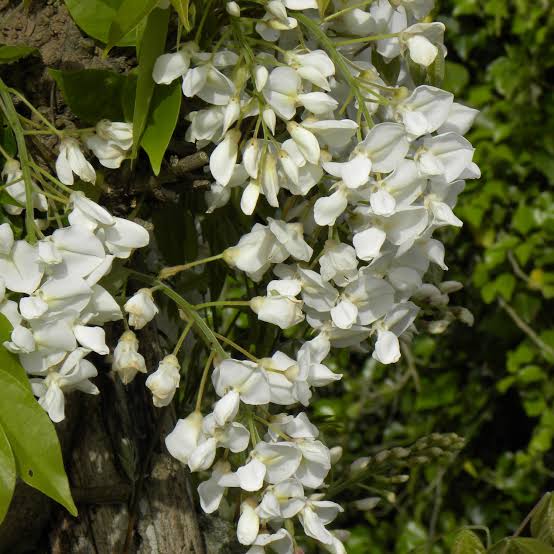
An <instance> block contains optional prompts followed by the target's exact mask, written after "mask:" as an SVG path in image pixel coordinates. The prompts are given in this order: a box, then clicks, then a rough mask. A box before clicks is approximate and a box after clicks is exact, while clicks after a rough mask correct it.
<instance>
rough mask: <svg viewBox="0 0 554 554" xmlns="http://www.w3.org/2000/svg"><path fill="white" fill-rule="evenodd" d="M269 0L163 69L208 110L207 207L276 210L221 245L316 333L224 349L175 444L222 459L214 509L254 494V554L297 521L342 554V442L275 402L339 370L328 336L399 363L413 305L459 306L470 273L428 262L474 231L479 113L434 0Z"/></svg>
mask: <svg viewBox="0 0 554 554" xmlns="http://www.w3.org/2000/svg"><path fill="white" fill-rule="evenodd" d="M261 4H263V12H262V13H260V7H259V6H256V7H254V8H253V7H252V6H251V5H250V4H249V3H245V4H244V6H243V5H239V3H237V2H228V3H227V12H228V14H229V16H230V18H229V25H228V27H225V28H224V29H222V32H221V40H220V41H218V42H217V43H216V47H215V48H214V49H213V50H212V51H203V50H202V49H201V48H200V45H199V44H197V43H195V42H187V43H185V44H182V45H181V46H180V47H179V49H178V50H177V51H176V52H173V53H168V54H165V55H163V56H161V57H160V58H159V59H158V60H157V62H156V65H155V67H154V72H153V78H154V80H155V81H156V82H157V83H162V84H168V83H171V82H173V81H174V80H175V79H178V78H180V79H182V90H183V94H184V95H185V96H186V97H189V98H197V99H199V100H201V101H203V102H204V103H205V107H203V108H202V109H199V110H197V111H193V112H191V113H190V114H189V115H188V118H189V121H190V125H189V127H188V131H187V139H188V140H189V141H191V142H193V143H196V145H197V147H198V148H206V147H209V145H210V144H213V145H214V146H215V147H214V148H213V151H212V153H211V156H210V162H209V171H210V174H211V176H212V177H213V182H212V184H211V188H210V191H209V192H208V193H207V195H206V200H207V203H208V206H209V208H208V210H209V211H214V210H217V209H218V208H219V207H221V206H223V205H225V204H227V203H228V202H232V201H234V199H235V198H236V197H237V195H238V197H239V198H240V208H241V210H242V211H243V212H244V213H245V214H247V215H250V214H253V213H254V212H255V210H256V206H257V205H258V204H259V203H260V202H266V203H267V204H268V205H269V206H270V207H272V208H274V210H275V215H274V217H268V218H267V220H266V221H265V222H258V223H255V224H254V226H253V227H252V230H251V231H250V232H249V233H247V234H246V235H244V236H243V237H242V238H241V239H240V241H239V242H238V244H237V245H236V246H234V247H232V248H229V249H227V250H226V251H225V252H224V253H223V259H224V260H225V261H226V262H227V263H228V264H229V265H230V266H231V267H234V268H236V269H237V270H240V271H242V272H245V273H246V274H247V275H248V276H249V278H250V279H252V280H253V281H255V282H260V281H261V280H262V279H264V278H266V275H267V273H268V272H270V271H271V272H273V274H274V278H273V279H271V280H269V282H268V283H267V289H266V290H267V293H266V295H265V296H258V297H255V298H252V299H250V301H249V306H250V308H251V309H252V310H253V311H254V312H255V313H256V314H257V316H258V318H259V320H260V321H264V322H267V323H271V324H274V325H277V326H278V327H280V328H281V329H289V328H291V327H293V326H295V325H298V324H302V322H305V323H306V324H307V329H308V330H311V332H312V333H313V334H314V335H315V338H313V339H311V340H309V341H307V342H306V343H305V344H304V345H303V346H302V347H301V348H300V350H299V351H298V353H297V356H296V359H292V358H290V357H289V356H288V355H286V354H284V353H283V352H279V351H278V352H275V353H274V354H273V356H272V357H271V358H264V359H255V358H254V357H252V356H249V359H246V360H244V359H234V358H227V359H219V358H216V359H215V369H214V371H213V373H212V383H213V385H214V388H215V391H216V393H217V395H218V396H219V397H220V398H219V400H218V401H217V402H216V403H215V405H214V406H213V411H212V412H211V413H209V414H207V415H202V413H201V411H200V406H197V409H196V410H195V411H194V412H192V413H191V414H190V415H189V416H188V417H186V418H185V419H182V420H180V421H179V422H178V424H177V426H176V428H175V430H174V431H173V432H172V433H171V434H170V435H169V436H168V437H167V439H166V444H167V447H168V449H169V451H170V453H171V454H172V455H173V456H174V457H176V458H177V459H178V460H180V461H181V462H182V463H184V464H187V465H188V467H189V469H190V470H191V471H206V470H209V469H211V470H212V473H211V476H210V478H209V479H208V480H207V481H204V482H203V483H202V484H201V485H200V487H199V494H200V498H201V504H202V507H203V509H204V510H205V511H206V512H208V513H210V512H213V511H214V510H216V509H217V508H218V506H219V504H220V502H221V500H222V498H223V496H224V494H225V491H227V490H228V489H232V488H239V489H241V490H242V495H241V499H242V500H241V515H240V518H239V520H238V528H237V536H238V539H239V541H240V542H241V543H242V544H244V545H248V546H250V550H249V552H251V553H258V552H264V551H265V549H266V548H272V549H273V550H275V551H276V552H283V553H285V552H290V553H292V552H293V550H294V547H295V544H296V539H295V536H294V529H295V527H294V523H293V520H294V518H297V519H298V521H299V522H300V524H301V527H302V529H303V531H304V534H305V535H307V536H309V537H312V538H314V539H316V540H317V541H319V542H320V543H321V544H322V545H323V546H324V548H326V549H327V550H329V551H330V552H344V547H343V546H342V543H341V542H340V541H339V540H338V538H337V537H336V536H335V535H333V534H332V533H331V532H330V531H328V530H327V528H326V525H327V524H328V523H330V522H331V521H332V520H333V519H334V518H335V517H336V516H337V514H338V513H339V512H340V511H341V508H340V506H338V505H337V504H335V503H333V502H330V501H325V500H323V498H324V493H325V478H326V476H327V474H328V472H329V470H330V468H331V453H330V450H329V449H328V448H327V447H326V446H325V445H324V444H323V443H322V442H321V441H319V440H318V430H317V429H316V427H315V426H314V425H312V424H311V423H310V421H309V419H308V417H307V415H306V414H305V413H304V412H301V413H299V414H297V415H289V414H287V413H282V412H281V411H280V410H281V408H278V411H277V413H273V412H271V411H270V406H271V404H274V405H276V406H278V407H281V406H294V405H298V404H301V405H303V406H308V405H309V403H310V398H311V396H312V389H313V388H314V387H321V386H325V385H327V384H329V383H331V382H333V381H335V380H337V379H340V375H338V374H335V373H333V372H332V371H331V370H330V369H329V368H328V367H327V366H325V365H324V363H323V362H324V360H325V358H326V357H327V356H328V354H329V351H330V348H331V347H338V348H344V347H349V348H354V349H358V350H362V351H363V350H366V351H367V350H372V356H373V358H375V359H376V360H377V361H379V362H381V363H383V364H391V363H395V362H397V361H398V360H399V359H400V356H401V348H400V338H401V337H404V339H406V340H407V339H408V338H409V336H410V335H411V334H413V333H414V332H415V331H416V328H415V326H414V322H415V320H416V318H417V316H418V313H420V312H421V310H422V309H426V308H427V307H429V306H435V307H444V306H446V305H447V304H448V302H449V298H448V294H449V293H450V292H454V291H455V290H457V288H459V284H458V283H453V282H446V283H442V284H439V285H434V284H432V283H425V282H424V279H425V275H426V273H427V271H428V269H429V267H430V264H436V265H437V266H438V267H440V268H441V269H443V270H446V269H447V267H446V265H445V261H444V257H445V251H444V246H443V244H442V243H441V242H440V241H439V240H437V239H436V238H433V232H434V231H435V230H436V229H439V228H442V227H445V226H454V227H459V226H461V225H462V222H461V221H460V220H459V219H458V218H457V217H456V216H455V215H454V213H453V208H454V206H455V204H456V199H457V196H458V195H459V194H460V192H462V190H463V189H464V185H465V180H466V179H473V178H477V177H479V169H478V167H477V166H476V165H475V164H474V163H473V162H472V157H473V148H472V146H471V144H470V143H469V142H468V141H467V140H466V139H465V138H463V135H464V134H465V133H466V132H467V130H468V129H469V128H470V126H471V124H472V123H473V121H474V119H475V117H476V115H477V112H476V111H475V110H473V109H470V108H468V107H465V106H463V105H461V104H458V103H456V102H454V98H453V95H452V94H451V93H449V92H446V91H444V90H441V89H440V88H437V87H436V86H433V85H432V83H430V82H429V79H430V78H431V77H430V76H432V75H433V74H434V73H435V72H437V71H440V69H441V67H443V65H444V57H445V56H446V49H445V47H444V45H443V33H444V25H443V24H442V23H437V22H427V16H428V14H429V13H430V11H431V9H432V7H433V2H432V0H375V1H373V2H362V3H355V2H338V1H337V2H333V3H332V4H333V6H334V10H330V11H331V13H330V14H329V13H328V12H326V13H328V15H327V16H326V17H321V15H320V13H319V11H318V8H319V7H320V6H319V5H318V3H317V2H316V0H270V1H268V2H262V3H261ZM253 20H256V21H257V22H256V23H255V24H254V25H253V24H252V21H253ZM422 20H425V22H423V21H422ZM391 74H393V76H392V77H391ZM426 79H427V82H426ZM237 200H238V198H237ZM322 232H323V233H326V235H327V239H326V240H321V238H320V234H321V233H322ZM319 245H322V247H319V249H318V251H314V249H315V248H317V247H318V246H319ZM452 313H456V314H457V317H458V318H459V319H462V320H463V321H465V322H468V323H471V315H470V314H469V313H468V312H467V311H464V310H463V309H458V310H457V311H456V312H454V311H452V312H450V317H453V316H452ZM443 321H446V324H447V323H448V319H446V320H443ZM444 325H445V324H444V323H443V327H444ZM437 328H438V326H437ZM246 354H247V353H246ZM260 429H261V430H260ZM263 429H265V431H263ZM218 449H219V450H222V451H223V453H224V454H223V456H218ZM234 455H235V456H234ZM234 461H236V465H235V464H234V463H233V462H234Z"/></svg>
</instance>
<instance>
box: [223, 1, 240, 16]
mask: <svg viewBox="0 0 554 554" xmlns="http://www.w3.org/2000/svg"><path fill="white" fill-rule="evenodd" d="M225 9H226V10H227V13H228V14H229V15H232V16H233V17H240V6H239V5H238V4H237V3H236V2H227V4H226V5H225Z"/></svg>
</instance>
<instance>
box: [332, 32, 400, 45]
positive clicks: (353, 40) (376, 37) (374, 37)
mask: <svg viewBox="0 0 554 554" xmlns="http://www.w3.org/2000/svg"><path fill="white" fill-rule="evenodd" d="M398 36H400V33H386V34H383V35H371V36H368V37H358V38H351V39H349V40H341V41H339V42H333V44H334V45H335V46H348V45H349V44H359V43H361V42H373V41H376V40H384V39H387V38H396V37H398Z"/></svg>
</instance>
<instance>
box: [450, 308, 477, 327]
mask: <svg viewBox="0 0 554 554" xmlns="http://www.w3.org/2000/svg"><path fill="white" fill-rule="evenodd" d="M452 313H453V314H454V315H455V316H456V317H457V318H458V319H459V320H460V321H461V322H462V323H465V324H466V325H468V326H469V327H473V324H474V323H475V318H474V317H473V314H472V313H471V312H470V311H469V310H468V309H467V308H464V307H463V306H455V307H453V308H452Z"/></svg>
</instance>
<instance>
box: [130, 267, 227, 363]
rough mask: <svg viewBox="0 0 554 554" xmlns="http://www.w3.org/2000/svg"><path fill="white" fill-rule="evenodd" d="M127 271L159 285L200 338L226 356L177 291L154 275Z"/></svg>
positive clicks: (212, 335)
mask: <svg viewBox="0 0 554 554" xmlns="http://www.w3.org/2000/svg"><path fill="white" fill-rule="evenodd" d="M127 273H128V274H129V275H130V276H131V277H134V278H135V279H136V280H137V281H141V282H142V283H147V284H150V285H154V286H157V287H159V290H160V291H161V292H163V293H164V294H165V295H166V296H167V297H168V298H170V299H171V300H173V302H175V304H177V306H179V308H181V309H182V310H183V312H184V313H185V314H186V316H187V317H188V318H189V320H190V321H192V322H193V323H194V325H195V327H196V329H197V331H198V333H199V334H200V336H201V337H202V340H203V341H204V343H205V344H206V346H207V347H208V348H210V350H214V351H215V352H216V353H217V354H218V355H219V356H220V357H221V358H223V359H225V358H227V354H226V352H225V350H223V347H222V346H221V344H220V343H219V341H218V340H217V338H216V336H215V335H214V332H213V331H212V330H211V329H210V328H209V327H208V325H207V324H206V322H205V321H204V319H202V317H200V315H199V314H198V312H197V311H196V310H195V309H194V307H193V306H192V304H190V303H189V302H187V301H186V300H185V299H184V298H183V297H182V296H181V295H180V294H179V293H177V292H175V291H174V290H173V289H172V288H171V287H168V286H167V285H166V284H165V283H162V282H161V281H158V280H157V279H156V278H155V277H151V276H150V275H147V274H145V273H141V272H140V271H135V270H134V269H127Z"/></svg>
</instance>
